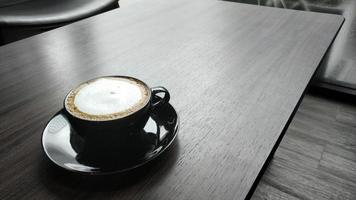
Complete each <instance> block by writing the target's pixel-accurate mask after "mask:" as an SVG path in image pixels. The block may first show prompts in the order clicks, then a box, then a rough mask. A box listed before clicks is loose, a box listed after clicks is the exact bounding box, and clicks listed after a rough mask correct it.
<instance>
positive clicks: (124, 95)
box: [65, 77, 150, 121]
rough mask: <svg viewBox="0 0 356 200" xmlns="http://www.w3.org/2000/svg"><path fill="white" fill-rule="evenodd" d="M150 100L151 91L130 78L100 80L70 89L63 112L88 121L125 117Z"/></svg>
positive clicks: (141, 83)
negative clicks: (65, 111)
mask: <svg viewBox="0 0 356 200" xmlns="http://www.w3.org/2000/svg"><path fill="white" fill-rule="evenodd" d="M149 100H150V89H149V88H148V87H147V86H146V84H144V83H143V82H141V81H139V80H136V79H133V78H129V77H102V78H98V79H94V80H91V81H88V82H85V83H83V84H81V85H79V86H78V87H77V88H76V89H73V90H72V91H71V92H70V93H69V94H68V96H67V98H66V99H65V108H66V110H67V111H68V112H69V113H70V114H72V115H73V116H75V117H77V118H80V119H84V120H90V121H106V120H114V119H119V118H123V117H126V116H128V115H130V114H132V113H134V112H136V111H138V110H140V109H141V108H143V107H144V106H145V105H146V104H147V103H148V101H149Z"/></svg>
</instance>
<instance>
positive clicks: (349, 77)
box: [232, 0, 356, 94]
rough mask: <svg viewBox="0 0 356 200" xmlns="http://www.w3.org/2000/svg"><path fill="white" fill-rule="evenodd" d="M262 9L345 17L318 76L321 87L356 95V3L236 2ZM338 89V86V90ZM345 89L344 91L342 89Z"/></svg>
mask: <svg viewBox="0 0 356 200" xmlns="http://www.w3.org/2000/svg"><path fill="white" fill-rule="evenodd" d="M232 1H234V2H239V3H248V4H255V5H261V6H271V7H278V8H287V9H295V10H305V11H312V12H321V13H332V14H338V15H343V16H344V17H345V23H344V25H343V26H342V28H341V30H340V32H339V34H338V36H337V37H336V39H335V41H334V43H333V45H332V48H331V49H330V50H329V52H328V54H327V55H326V57H325V59H324V60H323V63H322V65H321V66H320V68H319V71H318V74H317V80H318V81H319V83H320V84H323V85H325V84H327V85H330V86H333V88H334V89H337V90H342V91H345V92H348V93H353V94H356V34H355V33H356V15H355V13H356V1H355V0H232ZM334 86H335V87H334ZM341 88H342V89H341Z"/></svg>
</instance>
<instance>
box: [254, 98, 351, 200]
mask: <svg viewBox="0 0 356 200" xmlns="http://www.w3.org/2000/svg"><path fill="white" fill-rule="evenodd" d="M252 199H253V200H261V199H264V200H265V199H271V200H272V199H273V200H274V199H288V200H295V199H310V200H317V199H328V200H329V199H340V200H341V199H343V200H344V199H345V200H347V199H350V200H355V199H356V101H353V103H352V100H351V99H350V98H348V100H347V102H345V101H344V100H340V98H339V99H335V98H331V99H330V97H327V98H326V97H325V96H323V95H320V94H315V92H314V93H312V94H307V95H306V96H305V98H304V99H303V101H302V103H301V105H300V107H299V109H298V111H297V113H296V115H295V117H294V118H293V120H292V122H291V124H290V126H289V128H288V130H287V132H286V134H285V136H284V138H283V140H282V142H281V144H280V146H279V147H278V149H277V151H276V152H275V155H274V157H273V159H272V161H271V163H270V164H269V166H268V167H267V169H266V171H265V173H264V174H263V176H262V178H261V181H260V182H259V184H258V186H257V188H256V190H255V192H254V194H253V196H252Z"/></svg>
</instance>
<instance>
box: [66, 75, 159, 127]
mask: <svg viewBox="0 0 356 200" xmlns="http://www.w3.org/2000/svg"><path fill="white" fill-rule="evenodd" d="M101 78H125V79H133V80H134V81H138V82H140V83H141V84H142V85H143V86H145V87H146V89H147V91H148V97H147V100H146V103H144V104H142V105H141V106H139V107H138V109H137V110H136V111H135V112H132V113H130V114H128V115H125V116H123V117H119V118H114V119H105V120H90V119H85V118H81V117H78V116H75V115H73V114H72V113H71V112H70V111H69V110H68V109H67V106H66V101H67V98H68V96H69V94H71V92H72V91H73V90H75V89H77V88H78V87H79V86H81V85H83V84H84V83H87V82H91V81H94V80H97V79H101ZM151 96H152V91H151V88H150V87H149V86H148V85H147V84H146V83H145V82H143V81H141V80H140V79H138V78H135V77H132V76H124V75H108V76H98V77H95V78H92V79H89V80H87V81H84V82H81V83H79V84H78V85H77V86H75V87H73V88H72V89H70V90H69V92H68V93H67V95H66V96H65V98H64V101H63V108H64V110H65V111H66V113H68V114H69V115H70V116H71V117H73V118H75V119H78V120H82V121H86V122H94V123H95V122H98V123H102V122H110V121H116V120H122V119H125V118H128V117H130V116H132V115H134V114H136V113H138V112H140V111H141V110H142V109H144V108H145V107H146V106H147V105H148V104H149V103H150V101H151Z"/></svg>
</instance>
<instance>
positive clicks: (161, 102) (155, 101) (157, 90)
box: [151, 86, 171, 109]
mask: <svg viewBox="0 0 356 200" xmlns="http://www.w3.org/2000/svg"><path fill="white" fill-rule="evenodd" d="M151 92H152V97H153V99H152V105H151V106H152V109H155V108H157V107H160V106H163V105H164V104H166V103H168V101H169V99H170V98H171V96H170V95H169V92H168V90H167V89H166V88H164V87H161V86H158V87H153V88H151ZM159 93H164V96H163V98H157V97H158V96H157V94H159Z"/></svg>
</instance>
